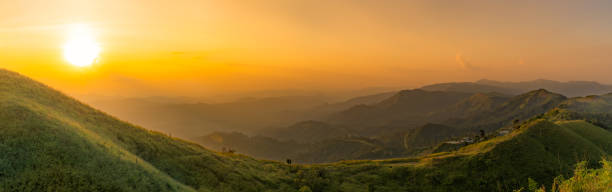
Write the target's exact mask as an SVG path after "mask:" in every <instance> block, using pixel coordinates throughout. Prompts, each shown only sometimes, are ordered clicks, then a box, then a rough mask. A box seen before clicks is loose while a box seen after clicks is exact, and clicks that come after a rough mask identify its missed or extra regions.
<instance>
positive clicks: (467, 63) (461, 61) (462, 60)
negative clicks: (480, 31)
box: [455, 53, 478, 70]
mask: <svg viewBox="0 0 612 192" xmlns="http://www.w3.org/2000/svg"><path fill="white" fill-rule="evenodd" d="M455 62H457V64H459V65H460V66H461V67H463V68H464V69H468V70H476V69H478V68H477V67H476V66H474V65H472V63H470V61H468V60H467V59H466V58H464V57H463V54H461V53H457V54H456V55H455Z"/></svg>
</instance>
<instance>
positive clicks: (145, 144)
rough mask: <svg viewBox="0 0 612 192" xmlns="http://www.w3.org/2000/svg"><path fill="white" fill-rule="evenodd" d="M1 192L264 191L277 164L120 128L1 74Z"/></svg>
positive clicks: (280, 179)
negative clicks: (49, 191)
mask: <svg viewBox="0 0 612 192" xmlns="http://www.w3.org/2000/svg"><path fill="white" fill-rule="evenodd" d="M0 122H1V123H0V137H1V139H0V162H1V163H0V190H2V191H44V190H52V191H194V190H198V191H210V190H215V191H218V190H230V191H262V190H263V189H279V188H282V187H283V185H281V183H287V180H289V178H288V176H286V174H285V171H286V170H285V169H284V168H283V167H282V166H280V165H279V164H277V163H268V162H262V161H256V160H253V159H251V158H247V157H241V156H232V157H228V156H224V155H220V154H216V153H214V152H211V151H208V150H206V149H204V148H202V147H200V146H198V145H195V144H191V143H188V142H184V141H181V140H177V139H173V138H170V137H168V136H165V135H163V134H160V133H156V132H151V131H148V130H145V129H142V128H139V127H135V126H133V125H130V124H128V123H125V122H122V121H119V120H117V119H115V118H113V117H110V116H108V115H106V114H104V113H102V112H100V111H97V110H95V109H93V108H90V107H88V106H86V105H84V104H81V103H80V102H78V101H76V100H74V99H72V98H69V97H66V96H64V95H63V94H61V93H59V92H57V91H55V90H53V89H51V88H49V87H47V86H45V85H43V84H40V83H38V82H35V81H33V80H31V79H29V78H27V77H24V76H21V75H19V74H17V73H13V72H9V71H6V70H0Z"/></svg>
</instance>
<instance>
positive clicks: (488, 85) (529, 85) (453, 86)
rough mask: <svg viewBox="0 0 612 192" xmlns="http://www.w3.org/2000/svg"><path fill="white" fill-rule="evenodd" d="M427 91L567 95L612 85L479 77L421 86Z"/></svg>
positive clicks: (606, 90)
mask: <svg viewBox="0 0 612 192" xmlns="http://www.w3.org/2000/svg"><path fill="white" fill-rule="evenodd" d="M421 89H423V90H428V91H463V92H470V93H477V92H481V93H486V92H498V93H504V94H511V95H515V94H519V93H524V92H527V91H531V90H536V89H546V90H549V91H551V92H555V93H559V94H562V95H565V96H568V97H578V96H588V95H601V94H606V93H610V92H612V85H605V84H601V83H598V82H594V81H568V82H560V81H553V80H546V79H537V80H533V81H522V82H502V81H494V80H488V79H481V80H478V81H476V82H457V83H439V84H432V85H427V86H423V87H421Z"/></svg>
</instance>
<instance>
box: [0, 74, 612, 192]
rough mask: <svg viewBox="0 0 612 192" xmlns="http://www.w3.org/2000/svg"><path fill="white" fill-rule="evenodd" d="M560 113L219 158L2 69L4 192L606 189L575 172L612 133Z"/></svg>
mask: <svg viewBox="0 0 612 192" xmlns="http://www.w3.org/2000/svg"><path fill="white" fill-rule="evenodd" d="M558 114H561V113H557V115H552V114H547V115H544V116H541V117H542V118H533V119H531V120H528V121H524V122H523V123H522V124H520V125H517V126H518V129H516V130H515V131H513V132H512V133H510V134H507V135H504V136H499V137H494V138H490V139H488V140H484V141H481V142H478V143H475V144H472V145H467V146H465V147H461V148H459V149H458V150H456V151H450V152H440V153H434V154H429V155H426V156H422V157H418V158H398V159H386V160H363V161H340V162H336V163H328V164H314V165H299V164H289V163H281V162H273V161H261V160H255V159H252V158H249V157H246V156H242V155H239V154H233V153H216V152H212V151H209V150H207V149H204V148H202V147H200V146H199V145H196V144H193V143H190V142H186V141H183V140H180V139H176V138H172V137H170V136H167V135H164V134H161V133H158V132H153V131H149V130H145V129H142V128H140V127H137V126H134V125H130V124H128V123H125V122H122V121H119V120H117V119H115V118H113V117H111V116H108V115H106V114H104V113H102V112H100V111H97V110H95V109H93V108H91V107H88V106H86V105H84V104H82V103H80V102H78V101H76V100H74V99H71V98H69V97H66V96H64V95H63V94H61V93H59V92H57V91H55V90H53V89H50V88H48V87H46V86H45V85H43V84H40V83H37V82H35V81H32V80H30V79H28V78H26V77H23V76H21V75H18V74H16V73H13V72H8V71H0V122H1V123H0V191H289V192H292V191H512V190H514V189H520V188H524V189H535V188H534V187H533V186H536V187H537V186H541V185H543V186H553V183H554V182H553V181H554V180H553V178H555V177H557V176H559V175H562V176H563V177H565V178H570V177H571V176H572V175H574V177H576V179H573V180H572V179H570V180H567V181H565V180H559V179H558V181H559V182H557V183H561V184H560V185H558V186H559V188H560V189H561V188H562V189H565V188H564V187H566V188H568V189H572V190H573V189H581V188H579V187H580V186H584V189H598V187H602V186H603V187H606V184H605V182H604V181H606V180H605V178H598V177H599V176H601V175H603V174H600V173H603V172H605V171H583V172H573V171H572V170H574V168H575V167H574V166H575V165H576V164H577V163H578V162H583V161H584V162H585V163H584V164H583V165H580V166H579V168H582V167H585V168H586V167H597V166H598V165H599V164H598V162H597V160H599V159H601V157H607V156H609V155H610V154H611V153H612V133H611V132H609V131H607V130H605V129H602V128H601V127H597V126H595V125H593V124H590V123H589V122H588V121H584V120H568V118H565V119H562V118H559V115H558ZM292 160H293V159H292ZM298 162H299V161H298ZM603 169H604V170H607V169H609V166H608V165H607V164H606V163H604V168H603ZM579 170H580V169H579ZM605 173H607V172H605ZM595 176H597V177H595ZM529 178H531V180H529ZM595 178H597V179H601V180H596V179H595ZM561 181H562V182H561ZM535 183H539V184H535ZM540 184H541V185H540ZM576 186H578V188H577V187H576ZM591 186H594V187H591Z"/></svg>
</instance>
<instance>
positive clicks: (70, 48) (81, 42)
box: [64, 24, 101, 67]
mask: <svg viewBox="0 0 612 192" xmlns="http://www.w3.org/2000/svg"><path fill="white" fill-rule="evenodd" d="M100 51H101V48H100V45H99V44H98V43H97V42H96V40H95V38H94V37H93V34H92V31H91V29H90V28H89V27H88V26H87V25H84V24H74V25H71V26H70V29H69V32H68V41H67V42H66V43H65V44H64V58H65V59H66V61H68V62H69V63H71V64H72V65H74V66H78V67H87V66H90V65H92V64H93V63H94V62H95V61H96V59H97V58H98V55H99V54H100Z"/></svg>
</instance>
